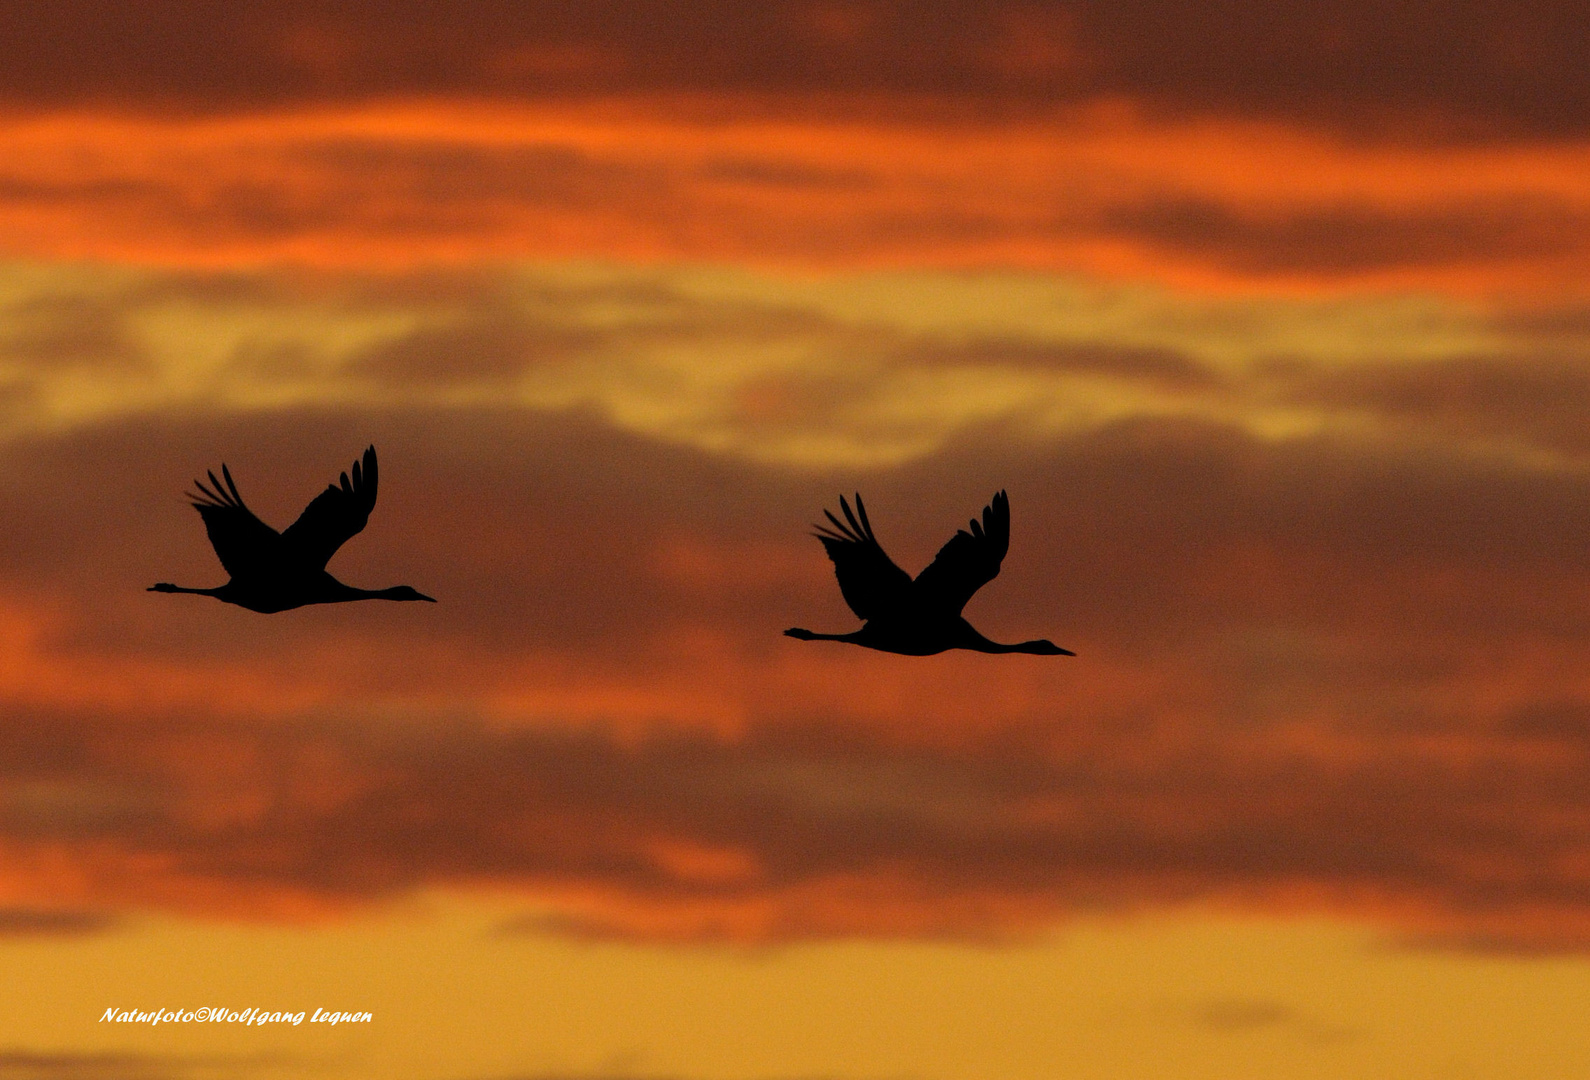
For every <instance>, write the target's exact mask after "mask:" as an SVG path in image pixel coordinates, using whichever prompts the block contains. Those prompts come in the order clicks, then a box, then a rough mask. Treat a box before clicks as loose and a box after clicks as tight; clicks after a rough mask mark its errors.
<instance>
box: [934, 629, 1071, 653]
mask: <svg viewBox="0 0 1590 1080" xmlns="http://www.w3.org/2000/svg"><path fill="white" fill-rule="evenodd" d="M968 629H971V628H970V627H968ZM970 636H971V639H972V640H970V641H968V642H967V643H966V644H965V645H964V646H962V647H963V648H967V649H974V650H976V651H977V652H984V653H1029V654H1031V655H1033V656H1075V655H1076V653H1074V652H1072V651H1071V650H1070V649H1062V648H1061V647H1060V646H1058V645H1056V644H1055V643H1054V642H1052V641H1046V640H1044V639H1043V638H1039V639H1037V640H1036V641H1018V642H1016V643H1015V644H1014V645H1005V644H1003V643H1001V642H998V641H989V640H988V639H987V638H985V637H984V636H983V635H982V634H979V633H978V632H977V631H976V630H972V631H971V635H970Z"/></svg>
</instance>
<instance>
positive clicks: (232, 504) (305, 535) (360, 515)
mask: <svg viewBox="0 0 1590 1080" xmlns="http://www.w3.org/2000/svg"><path fill="white" fill-rule="evenodd" d="M221 476H222V477H224V478H225V481H226V482H225V484H222V482H221V481H220V480H217V479H216V478H215V473H213V472H212V473H209V477H210V486H209V487H205V486H204V481H203V480H195V481H194V483H195V484H196V485H197V486H198V488H199V493H198V494H194V493H191V492H190V493H189V495H188V498H189V499H191V500H192V501H193V508H194V509H195V510H197V511H198V512H199V516H200V517H202V518H203V519H204V530H205V532H207V533H209V534H210V544H211V546H212V547H214V548H215V554H216V555H217V556H218V557H219V558H220V560H221V565H222V566H223V567H224V568H225V569H226V572H227V573H228V574H230V575H231V576H232V579H231V580H230V581H228V582H227V583H226V584H225V585H221V586H218V587H216V588H213V589H189V588H184V587H183V586H181V585H172V584H170V583H168V582H164V581H163V582H161V583H160V584H158V585H153V586H150V588H149V591H150V592H163V593H197V594H198V595H200V596H213V597H215V598H216V599H217V600H224V601H225V602H226V603H228V604H236V605H237V606H238V607H245V608H248V609H249V610H250V611H258V612H260V613H261V614H265V615H270V614H274V613H275V612H278V611H288V610H290V609H292V608H298V607H303V606H304V605H306V604H340V603H342V602H344V601H347V600H429V601H430V602H431V603H433V604H434V603H436V601H435V600H434V599H432V598H431V597H429V596H426V595H425V594H424V593H421V592H417V591H416V590H414V589H413V588H411V587H410V586H408V585H394V586H393V587H392V588H390V589H356V588H354V587H353V586H352V585H344V584H343V583H342V582H340V581H338V580H337V579H336V578H334V577H332V576H331V575H330V574H328V573H326V563H328V562H330V561H331V557H332V556H333V555H335V554H336V553H337V549H338V548H340V547H341V546H342V545H343V544H345V543H347V541H348V540H349V538H350V537H352V536H354V535H356V534H357V533H358V532H359V530H361V529H363V528H364V525H365V522H367V521H369V520H370V511H371V510H372V509H374V508H375V489H376V479H377V473H376V463H375V447H373V446H372V447H370V448H369V449H368V450H366V451H365V452H364V466H363V468H361V467H360V465H359V463H358V462H357V461H356V462H354V463H353V479H352V481H350V480H349V479H348V474H347V473H343V474H342V486H341V487H338V486H337V485H336V484H331V485H328V486H327V488H326V490H325V491H322V492H321V493H320V494H319V495H316V496H315V497H314V499H312V500H311V501H310V503H309V505H308V506H306V507H305V508H304V512H303V513H302V514H300V515H298V520H297V521H295V522H293V523H292V524H291V525H289V526H288V527H287V531H286V532H280V533H279V532H277V531H276V530H275V529H273V528H271V527H270V526H269V525H267V524H265V523H264V522H263V521H261V520H260V519H259V518H257V517H255V516H254V511H252V510H250V509H249V508H248V507H247V506H245V505H244V504H243V496H241V495H239V494H238V493H237V485H236V484H234V483H233V482H232V474H231V472H229V471H228V470H227V467H226V466H225V465H222V466H221Z"/></svg>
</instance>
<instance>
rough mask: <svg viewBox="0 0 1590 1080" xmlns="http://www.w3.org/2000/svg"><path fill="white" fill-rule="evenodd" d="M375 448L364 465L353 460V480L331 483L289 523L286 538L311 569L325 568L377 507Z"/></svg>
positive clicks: (292, 552)
mask: <svg viewBox="0 0 1590 1080" xmlns="http://www.w3.org/2000/svg"><path fill="white" fill-rule="evenodd" d="M376 480H377V473H376V465H375V447H373V446H372V447H370V448H369V449H367V450H365V452H364V464H363V466H362V467H361V466H360V464H359V462H357V461H356V462H354V463H353V479H352V480H351V481H350V480H349V479H348V474H347V473H343V474H342V485H341V486H340V487H339V486H337V485H336V484H328V485H327V486H326V490H325V491H322V492H321V493H320V494H319V495H316V496H315V497H314V499H312V500H311V501H310V503H309V505H308V506H306V507H304V512H303V513H302V514H299V515H298V520H297V521H295V522H293V523H292V524H291V525H289V526H287V531H286V532H284V533H282V541H283V544H284V545H285V546H286V548H287V549H288V551H289V552H290V555H291V557H292V558H293V559H294V560H295V561H296V562H298V563H299V564H300V565H302V566H305V567H308V568H309V569H311V570H324V569H325V568H326V564H327V563H328V562H330V561H331V557H332V556H333V555H335V554H336V553H337V549H338V548H340V547H341V546H342V545H343V544H345V543H347V542H348V539H349V538H350V537H352V536H354V535H356V534H357V533H358V532H359V530H361V529H363V528H364V526H365V523H366V522H367V521H369V520H370V511H371V510H373V509H375V489H376Z"/></svg>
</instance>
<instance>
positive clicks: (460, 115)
mask: <svg viewBox="0 0 1590 1080" xmlns="http://www.w3.org/2000/svg"><path fill="white" fill-rule="evenodd" d="M752 104H753V103H749V102H739V103H735V102H714V101H713V100H711V99H695V100H686V99H675V100H645V99H640V100H629V101H617V100H615V101H611V102H608V103H605V104H557V105H553V104H539V105H523V104H519V105H506V104H490V103H480V104H475V105H463V104H439V103H438V104H411V105H373V106H367V107H359V108H354V107H349V108H338V109H330V108H320V109H305V110H295V111H278V112H264V113H257V114H249V115H241V116H226V117H212V118H202V119H200V118H169V117H167V118H158V117H142V118H140V117H133V116H119V117H118V116H114V115H111V114H109V113H92V112H76V113H58V114H52V115H20V116H17V115H13V116H11V117H9V118H8V119H6V120H5V121H3V122H0V132H3V137H4V139H5V141H6V144H7V145H8V147H10V148H11V152H10V153H9V154H8V157H7V161H6V162H5V164H4V165H3V166H0V228H3V232H4V235H5V236H6V237H7V240H6V250H7V251H8V253H9V254H11V255H12V256H15V257H29V258H50V259H61V258H67V259H98V260H111V261H120V260H131V261H135V262H145V263H158V264H165V265H170V266H196V267H211V268H218V267H226V266H239V265H254V264H261V263H300V264H308V265H313V266H322V267H325V266H335V267H344V268H348V267H366V268H369V267H380V268H394V267H405V266H415V265H424V264H432V263H438V262H441V263H460V262H462V263H478V262H481V261H488V262H489V261H497V260H514V259H545V258H580V259H603V260H619V261H630V260H641V261H658V260H696V261H717V262H725V261H726V262H739V263H744V262H749V263H751V264H759V265H764V266H783V267H799V268H824V269H835V268H858V267H902V266H911V267H948V268H963V269H967V268H980V267H987V266H1003V267H1025V268H1032V269H1043V270H1066V271H1073V272H1086V273H1092V274H1103V275H1107V276H1113V277H1128V278H1138V279H1145V280H1152V281H1161V282H1166V283H1169V284H1173V285H1176V286H1180V287H1186V288H1195V289H1219V290H1257V291H1260V292H1268V291H1276V290H1280V291H1297V290H1309V289H1320V288H1327V289H1337V290H1344V289H1369V288H1372V289H1435V290H1455V291H1460V292H1466V293H1473V292H1478V293H1482V294H1496V293H1508V294H1514V293H1519V292H1521V291H1524V290H1529V289H1542V288H1545V289H1551V290H1556V291H1558V292H1565V291H1566V292H1575V294H1577V293H1576V290H1577V289H1578V285H1577V284H1576V283H1577V282H1580V281H1582V280H1583V279H1584V277H1585V270H1586V267H1587V265H1590V246H1587V245H1586V244H1584V243H1582V242H1581V240H1580V238H1581V237H1582V236H1584V235H1585V230H1584V229H1583V227H1582V226H1583V223H1584V222H1585V220H1586V219H1587V216H1590V182H1587V181H1586V180H1585V177H1586V176H1587V175H1590V168H1587V165H1590V148H1587V147H1586V145H1585V144H1583V143H1582V142H1577V141H1558V142H1536V143H1528V142H1525V143H1518V142H1505V143H1504V142H1496V143H1489V144H1488V143H1468V144H1456V145H1424V146H1398V145H1393V144H1389V143H1373V142H1352V141H1342V140H1340V139H1338V138H1334V137H1329V136H1325V135H1321V134H1317V133H1310V132H1308V131H1307V130H1305V129H1300V128H1293V127H1286V126H1280V125H1276V124H1266V123H1258V122H1251V121H1234V120H1147V119H1144V118H1142V117H1140V116H1138V115H1137V114H1135V113H1134V112H1133V111H1131V110H1130V109H1125V108H1115V109H1111V108H1101V109H1093V110H1083V111H1080V112H1077V113H1075V114H1073V115H1071V116H1070V117H1069V118H1059V119H1053V118H1052V119H1043V120H1033V119H1029V120H1012V121H1009V122H1006V123H1001V124H998V125H989V124H972V123H957V122H952V121H943V120H940V121H932V120H911V119H899V118H895V119H890V118H887V117H884V118H877V117H872V118H865V119H861V118H854V119H848V118H834V117H832V116H828V117H824V116H821V115H813V114H811V113H810V112H802V111H799V110H785V111H783V112H779V111H777V110H774V111H769V110H767V109H757V108H753V107H752Z"/></svg>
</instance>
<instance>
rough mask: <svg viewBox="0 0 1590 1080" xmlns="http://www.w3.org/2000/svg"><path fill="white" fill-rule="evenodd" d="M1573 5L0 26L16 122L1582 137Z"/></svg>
mask: <svg viewBox="0 0 1590 1080" xmlns="http://www.w3.org/2000/svg"><path fill="white" fill-rule="evenodd" d="M1587 45H1590V20H1587V18H1586V16H1585V14H1584V12H1583V11H1582V10H1581V9H1580V8H1579V7H1578V6H1576V5H1572V4H1567V3H1561V2H1556V0H1537V2H1532V3H1525V4H1518V5H1515V4H1502V3H1498V2H1494V0H1480V2H1470V3H1464V4H1459V5H1456V6H1454V5H1452V4H1440V5H1438V4H1432V3H1415V4H1399V5H1395V6H1386V5H1383V4H1370V3H1365V2H1363V0H1332V2H1329V3H1324V4H1301V3H1296V2H1270V3H1265V4H1260V5H1257V6H1255V5H1252V4H1234V3H1217V4H1205V5H1200V6H1199V7H1198V8H1197V9H1196V10H1193V9H1188V8H1186V7H1183V6H1178V5H1176V4H1168V3H1164V2H1163V0H1133V2H1129V3H1104V2H1102V0H1085V2H1078V3H1072V4H1066V5H1064V6H1053V5H1048V6H1045V5H1034V4H1031V3H1025V2H1023V3H1003V2H992V3H990V2H984V0H934V2H930V3H924V4H914V5H910V6H909V7H904V6H901V5H898V4H886V3H874V2H868V0H849V2H839V3H810V2H804V0H782V2H776V3H765V4H750V3H744V2H741V0H733V2H729V0H711V2H705V3H701V4H694V5H691V6H690V7H689V8H688V9H683V8H680V7H679V6H678V5H675V4H667V3H662V2H661V0H641V2H625V3H614V2H603V3H592V4H582V5H579V6H577V7H569V6H567V5H558V4H551V3H545V2H538V3H531V4H523V3H507V2H504V0H476V2H471V3H465V4H455V5H450V6H448V7H447V8H446V9H440V8H435V7H432V6H429V5H423V4H417V3H413V2H411V0H395V2H388V3H384V4H380V5H374V6H369V7H348V6H346V5H327V4H324V3H318V2H315V0H297V2H293V3H287V4H273V5H270V6H269V7H259V8H254V9H250V10H248V11H246V12H239V11H237V10H236V9H235V8H234V7H232V6H229V5H224V4H217V3H214V2H211V0H185V2H181V3H172V4H166V5H162V6H161V7H160V8H159V9H158V10H148V9H144V8H125V9H124V8H119V7H115V6H107V5H100V4H90V3H83V2H81V0H76V2H68V3H57V4H44V3H36V2H30V3H15V4H10V5H8V6H7V8H6V11H5V14H4V17H3V19H0V46H3V47H4V49H5V52H6V54H7V55H8V56H11V57H13V59H14V63H12V64H9V65H7V68H6V71H5V72H4V73H3V77H0V93H4V95H5V96H6V97H7V98H8V99H9V100H10V101H11V102H13V103H14V104H40V103H47V104H52V105H53V104H61V103H65V102H82V101H111V102H116V103H122V104H125V103H129V102H136V103H142V104H153V105H159V106H176V107H180V108H214V107H217V106H220V107H226V106H235V105H240V104H245V105H255V104H261V103H267V102H282V101H304V100H308V99H327V98H334V99H344V100H346V99H351V98H362V97H368V96H372V95H396V96H404V97H410V96H415V95H465V96H478V95H482V94H485V95H508V96H514V95H524V96H533V95H547V94H569V93H613V92H626V91H633V90H644V91H658V90H662V91H698V92H725V91H728V92H756V93H764V94H806V95H810V94H813V93H821V94H834V93H839V94H850V95H865V96H871V97H872V98H873V100H874V102H876V99H877V97H878V96H880V95H902V94H903V95H912V96H915V97H917V98H930V97H931V98H938V99H940V100H943V99H948V100H950V101H958V102H960V103H961V107H962V108H966V107H972V108H975V109H978V110H981V111H985V112H986V111H988V110H995V111H998V110H1001V109H1009V108H1013V107H1014V108H1030V107H1034V106H1037V107H1042V106H1047V105H1051V104H1053V103H1054V102H1056V101H1064V100H1067V99H1072V100H1075V99H1077V98H1081V97H1088V96H1097V95H1102V96H1111V97H1114V96H1120V95H1129V96H1136V97H1140V98H1142V99H1145V100H1148V101H1151V102H1155V103H1158V104H1160V105H1162V106H1165V107H1169V108H1176V109H1193V110H1204V111H1207V110H1238V111H1246V112H1263V113H1271V114H1273V113H1282V114H1301V115H1309V116H1313V117H1326V118H1329V119H1331V120H1333V121H1335V122H1338V123H1342V124H1346V125H1350V126H1354V127H1358V128H1364V127H1374V126H1379V127H1382V128H1383V127H1385V126H1386V125H1388V124H1394V125H1396V126H1397V127H1399V128H1400V129H1403V130H1409V131H1414V130H1422V131H1423V132H1425V133H1435V134H1443V133H1446V134H1450V133H1451V132H1453V131H1454V130H1456V131H1462V130H1464V129H1474V128H1484V129H1488V130H1491V131H1497V130H1500V131H1507V132H1542V131H1544V132H1553V133H1564V132H1580V131H1582V130H1583V122H1582V118H1583V117H1585V116H1587V115H1590V109H1587V108H1586V105H1587V104H1590V102H1587V100H1586V88H1585V82H1584V80H1583V79H1582V78H1581V77H1580V63H1579V60H1580V57H1581V56H1582V55H1583V54H1584V53H1585V51H1586V46H1587Z"/></svg>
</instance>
